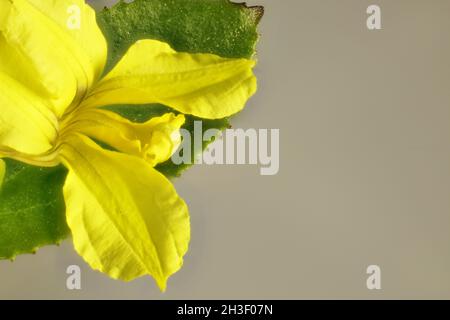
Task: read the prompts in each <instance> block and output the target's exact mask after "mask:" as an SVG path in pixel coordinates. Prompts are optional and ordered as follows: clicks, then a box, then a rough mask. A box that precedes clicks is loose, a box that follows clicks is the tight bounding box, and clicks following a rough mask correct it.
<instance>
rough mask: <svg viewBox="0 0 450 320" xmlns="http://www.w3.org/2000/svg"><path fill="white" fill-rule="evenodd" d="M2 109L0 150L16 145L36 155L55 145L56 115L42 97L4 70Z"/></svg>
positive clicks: (0, 92)
mask: <svg viewBox="0 0 450 320" xmlns="http://www.w3.org/2000/svg"><path fill="white" fill-rule="evenodd" d="M0 109H1V111H0V153H4V149H13V150H15V151H17V152H21V153H26V154H32V155H37V154H42V153H45V152H47V151H48V150H50V149H51V148H52V144H53V142H54V141H55V139H56V135H57V129H56V126H57V124H56V118H55V117H54V115H53V114H52V112H51V111H50V110H49V109H48V107H47V106H46V105H45V104H44V102H43V101H42V99H40V98H39V97H37V96H36V95H33V94H32V93H31V92H30V91H29V90H27V89H26V88H25V87H23V86H22V85H21V84H19V83H18V82H17V81H15V80H14V79H12V78H10V77H8V76H7V75H6V74H4V73H2V72H0ZM2 151H3V152H2ZM9 151H11V152H12V150H9Z"/></svg>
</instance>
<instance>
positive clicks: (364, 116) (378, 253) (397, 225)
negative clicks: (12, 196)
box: [0, 0, 450, 299]
mask: <svg viewBox="0 0 450 320" xmlns="http://www.w3.org/2000/svg"><path fill="white" fill-rule="evenodd" d="M102 3H104V2H102V1H96V4H97V5H100V6H101V4H102ZM250 3H251V4H262V5H264V6H265V7H266V15H265V17H264V19H263V21H262V24H261V29H260V31H261V34H262V39H261V43H260V45H259V66H258V68H257V74H258V77H259V82H260V89H259V93H258V95H257V96H256V97H255V98H254V99H252V101H251V102H250V104H249V106H248V108H247V109H246V110H245V111H244V112H243V113H242V115H240V116H239V117H238V118H237V119H235V121H234V126H235V127H237V128H279V129H281V170H280V173H279V174H278V175H277V176H273V177H263V176H260V175H259V171H258V168H257V167H255V166H213V167H211V166H196V167H195V168H193V169H192V170H190V171H189V172H187V173H186V174H185V175H184V176H183V177H182V178H181V179H179V180H177V181H176V185H177V188H178V190H179V192H180V194H181V195H182V196H184V197H185V199H187V201H188V203H189V205H190V211H191V215H192V236H193V238H192V243H191V248H190V251H189V253H188V255H187V257H186V261H185V266H184V268H183V269H182V270H181V271H180V272H179V273H177V274H176V275H175V276H174V277H173V278H171V280H170V282H169V287H168V291H167V292H166V293H165V294H161V293H160V292H159V291H158V289H157V288H156V286H155V285H154V283H153V281H152V279H150V278H142V279H139V280H137V281H134V282H132V283H128V284H125V283H121V282H117V281H114V280H110V279H108V278H107V277H106V276H103V275H101V274H99V273H97V272H94V271H91V270H90V268H89V267H88V266H87V265H86V264H85V263H84V262H83V261H82V260H81V258H79V257H78V256H77V255H76V253H75V252H74V251H73V249H72V245H71V242H70V241H66V242H65V243H64V244H63V245H62V246H61V247H59V248H58V247H47V248H44V249H42V250H40V251H39V252H38V253H37V254H36V255H35V256H21V257H18V259H17V260H16V261H15V262H14V263H11V262H9V261H3V262H0V298H68V299H77V298H137V299H171V298H191V299H194V298H210V299H212V298H288V299H294V298H298V299H300V298H363V299H366V298H369V299H375V298H450V198H449V195H450V150H449V146H450V90H449V86H450V58H449V57H450V1H448V0H433V1H425V0H396V1H391V0H389V1H382V0H378V1H375V0H373V1H363V0H339V1H337V0H279V1H276V0H266V1H265V0H257V1H250ZM369 4H379V5H380V6H381V8H382V14H383V30H381V31H375V32H373V31H368V30H367V28H366V26H365V20H366V14H365V11H366V8H367V6H368V5H369ZM70 264H77V265H80V266H81V268H82V290H81V291H68V290H66V287H65V283H66V276H67V275H66V273H65V270H66V267H67V266H68V265H70ZM371 264H377V265H379V266H380V267H381V269H382V290H380V291H369V290H367V288H366V277H367V275H366V273H365V271H366V268H367V266H368V265H371Z"/></svg>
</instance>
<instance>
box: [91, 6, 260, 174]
mask: <svg viewBox="0 0 450 320" xmlns="http://www.w3.org/2000/svg"><path fill="white" fill-rule="evenodd" d="M263 13H264V8H263V7H247V6H245V4H236V3H232V2H230V1H229V0H164V1H161V0H135V1H134V2H131V3H125V2H120V3H118V4H117V5H116V6H114V7H112V8H111V9H105V10H104V11H102V12H101V13H100V14H99V15H98V22H99V25H100V28H101V29H102V30H103V33H104V34H105V35H106V37H107V39H108V44H109V51H108V53H109V56H108V63H107V68H106V69H107V70H110V69H112V68H113V67H114V65H115V64H116V63H117V62H118V61H119V60H120V58H121V57H122V56H123V54H124V53H125V52H126V51H127V50H128V48H129V47H130V46H131V45H132V44H133V43H135V42H136V41H137V40H140V39H158V40H162V41H164V42H167V43H169V44H170V45H171V46H172V47H173V48H174V49H175V50H177V51H180V52H190V53H213V54H217V55H219V56H222V57H227V58H251V57H252V56H253V55H254V54H255V50H256V49H255V48H256V43H257V40H258V31H257V27H258V23H259V21H260V19H261V18H262V16H263ZM107 109H109V110H112V111H115V112H117V113H119V114H120V115H122V116H124V117H126V118H128V119H130V120H133V121H138V122H142V121H145V120H148V119H150V118H152V117H155V116H161V115H163V114H164V113H167V112H174V113H177V112H175V111H174V110H172V109H170V108H169V107H164V106H161V105H145V106H126V105H125V106H124V105H120V106H111V107H107ZM196 120H202V121H203V127H202V128H203V131H206V130H208V129H212V128H215V129H219V130H223V129H225V128H228V127H229V126H230V123H229V119H228V118H226V119H219V120H205V119H199V118H196V117H192V116H187V117H186V123H185V125H184V126H183V128H184V129H187V130H189V131H190V132H191V136H193V128H194V121H196ZM207 145H208V143H203V149H204V148H206V147H207ZM196 151H197V150H194V146H193V145H192V150H191V155H192V161H191V162H192V163H194V161H193V160H194V159H195V158H196V157H197V156H198V154H197V153H196ZM189 166H190V165H186V164H181V165H175V164H174V163H173V162H172V161H171V160H168V161H167V162H166V163H163V164H161V165H159V166H157V169H158V170H159V171H160V172H161V173H163V174H164V175H166V176H167V177H169V178H170V177H175V176H179V175H180V174H181V173H182V171H183V170H185V169H187V168H188V167H189Z"/></svg>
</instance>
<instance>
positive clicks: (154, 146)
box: [68, 109, 185, 167]
mask: <svg viewBox="0 0 450 320" xmlns="http://www.w3.org/2000/svg"><path fill="white" fill-rule="evenodd" d="M184 121H185V118H184V116H183V115H178V116H177V115H175V114H173V113H167V114H165V115H163V116H161V117H154V118H152V119H150V120H149V121H147V122H145V123H133V122H131V121H129V120H127V119H125V118H123V117H121V116H119V115H118V114H116V113H114V112H111V111H107V110H99V109H87V110H86V111H83V112H80V113H78V114H77V115H76V117H75V121H74V124H73V125H71V126H70V127H69V128H68V131H69V132H70V131H72V132H73V131H76V132H80V133H84V134H86V135H88V136H90V137H91V138H94V139H96V140H99V141H101V142H104V143H106V144H108V145H109V146H111V147H113V148H114V149H116V150H118V151H121V152H124V153H128V154H131V155H136V156H139V157H142V158H143V159H145V160H146V161H147V162H148V163H149V164H150V165H151V166H152V167H153V166H155V165H157V164H158V163H161V162H164V161H166V160H168V159H169V158H170V157H171V156H172V154H173V153H174V152H175V151H176V150H177V149H178V147H179V146H180V144H181V135H180V127H181V126H182V125H183V124H184Z"/></svg>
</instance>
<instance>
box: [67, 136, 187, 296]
mask: <svg viewBox="0 0 450 320" xmlns="http://www.w3.org/2000/svg"><path fill="white" fill-rule="evenodd" d="M61 157H62V161H63V163H64V164H65V165H66V166H67V168H68V169H69V174H68V177H67V180H66V184H65V186H64V197H65V201H66V207H67V211H66V215H67V222H68V225H69V227H70V229H71V231H72V235H73V241H74V245H75V249H76V250H77V252H78V253H79V254H80V255H81V256H82V257H83V258H84V259H85V260H86V262H87V263H89V265H90V266H91V267H92V268H93V269H96V270H100V271H101V272H104V273H106V274H108V275H109V276H110V277H112V278H115V279H121V280H124V281H129V280H133V279H135V278H137V277H140V276H143V275H147V274H148V275H152V276H153V277H154V278H155V280H156V282H157V284H158V285H159V287H160V288H161V290H164V289H165V287H166V282H167V279H168V277H169V276H170V275H172V274H173V273H175V272H176V271H178V270H179V269H180V267H181V266H182V264H183V256H184V254H185V253H186V251H187V249H188V243H189V237H190V227H189V215H188V209H187V206H186V204H185V203H184V201H183V200H182V199H181V198H180V197H179V196H178V195H177V193H176V191H175V189H174V187H173V186H172V184H171V183H170V182H169V181H168V180H167V179H166V178H165V177H164V176H163V175H162V174H160V173H159V172H158V171H156V170H155V169H153V168H152V167H151V166H150V165H149V164H148V163H146V162H145V161H144V160H142V159H139V158H138V157H134V156H129V155H126V154H122V153H118V152H113V151H106V150H103V149H101V148H100V147H98V146H97V145H96V144H95V143H93V142H92V141H91V140H89V139H88V138H86V137H84V136H81V135H78V134H77V135H71V136H69V137H67V139H66V142H65V144H64V145H62V148H61Z"/></svg>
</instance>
